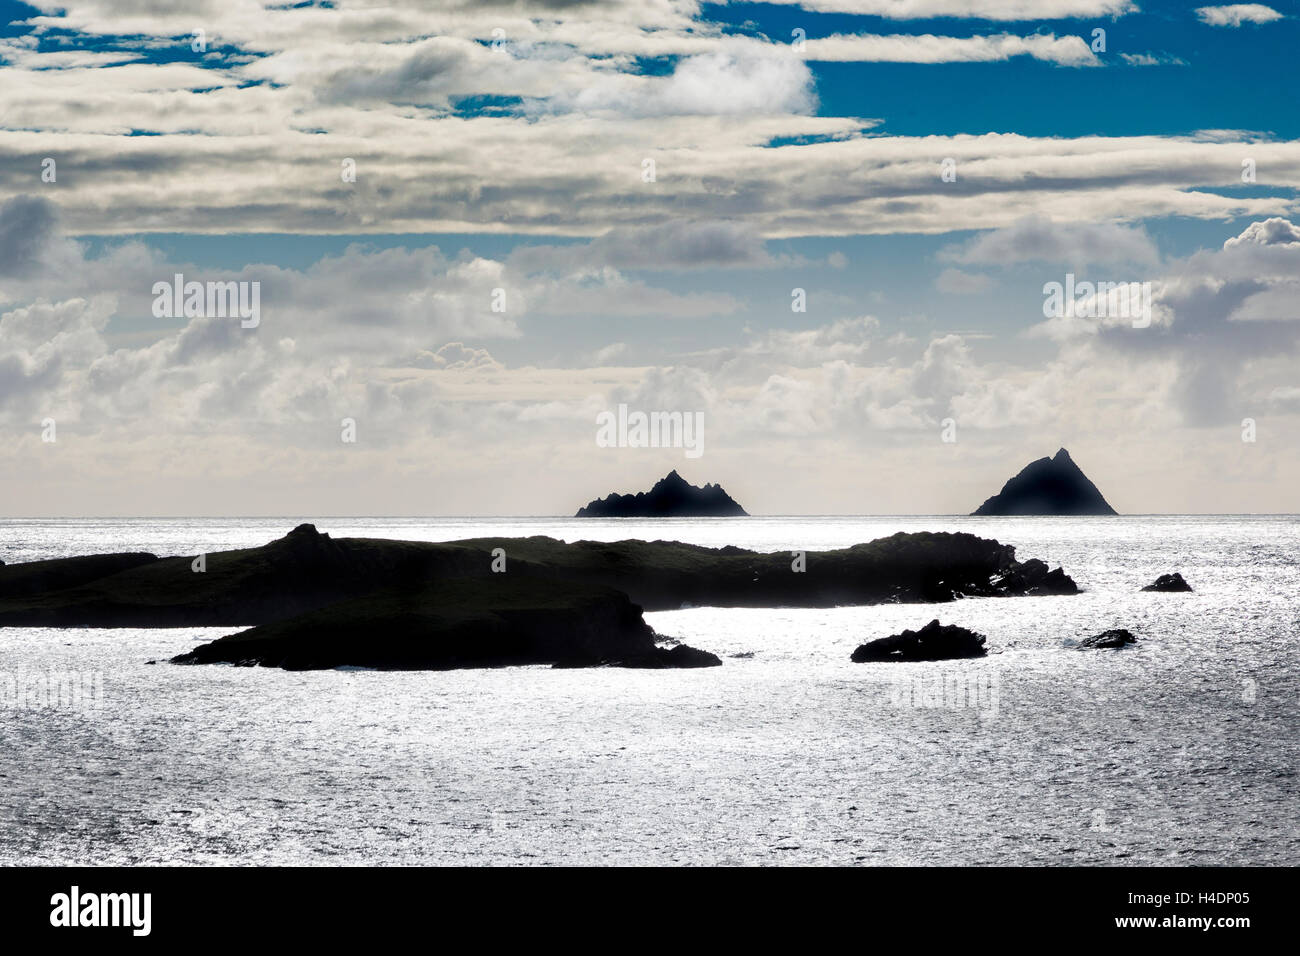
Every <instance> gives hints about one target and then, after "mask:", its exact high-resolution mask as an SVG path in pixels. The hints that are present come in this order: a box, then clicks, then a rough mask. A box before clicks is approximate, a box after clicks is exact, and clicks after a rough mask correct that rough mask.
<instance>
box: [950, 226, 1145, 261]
mask: <svg viewBox="0 0 1300 956" xmlns="http://www.w3.org/2000/svg"><path fill="white" fill-rule="evenodd" d="M942 256H943V258H947V259H951V260H953V261H956V262H962V263H967V264H980V265H999V264H1005V263H1015V262H1059V263H1064V264H1066V265H1067V266H1078V267H1083V266H1087V265H1089V264H1093V263H1124V264H1130V263H1131V264H1137V265H1140V266H1146V267H1150V266H1152V265H1154V264H1155V263H1157V262H1159V260H1160V254H1159V252H1158V251H1157V250H1156V247H1155V243H1153V242H1152V241H1151V238H1150V237H1149V236H1148V235H1147V234H1146V231H1145V230H1144V229H1142V228H1140V227H1129V226H1120V225H1116V224H1113V223H1086V224H1079V223H1064V222H1053V221H1052V220H1050V219H1048V218H1045V217H1040V216H1027V217H1024V218H1022V219H1020V220H1018V221H1016V222H1015V223H1013V224H1012V225H1010V226H1007V227H1005V228H1002V229H997V230H993V231H990V232H986V233H983V234H981V235H979V236H977V237H976V238H975V239H973V240H971V241H970V242H968V243H966V244H965V245H962V246H957V247H953V248H950V249H948V250H946V251H945V252H944V253H942Z"/></svg>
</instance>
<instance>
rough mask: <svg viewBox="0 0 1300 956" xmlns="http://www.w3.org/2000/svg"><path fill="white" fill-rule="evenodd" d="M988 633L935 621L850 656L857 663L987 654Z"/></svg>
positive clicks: (981, 655)
mask: <svg viewBox="0 0 1300 956" xmlns="http://www.w3.org/2000/svg"><path fill="white" fill-rule="evenodd" d="M984 641H985V638H984V635H983V634H976V633H975V632H974V631H968V630H966V628H964V627H957V626H956V625H955V624H940V623H939V621H938V619H937V618H936V619H935V620H933V621H931V622H930V623H929V624H927V625H926V626H925V627H923V628H921V629H920V630H919V631H904V632H903V633H902V634H895V635H893V636H892V637H882V638H880V639H879V640H875V641H868V642H867V643H866V644H862V645H859V646H858V648H857V649H856V650H855V651H854V652H853V654H852V656H851V657H850V660H852V661H853V662H854V663H855V664H865V663H870V662H875V661H942V660H950V659H952V658H960V657H983V656H984V655H985V654H986V653H987V651H986V650H985V647H984Z"/></svg>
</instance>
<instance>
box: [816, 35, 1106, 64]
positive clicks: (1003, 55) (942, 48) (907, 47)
mask: <svg viewBox="0 0 1300 956" xmlns="http://www.w3.org/2000/svg"><path fill="white" fill-rule="evenodd" d="M806 55H807V57H808V59H810V60H827V61H834V62H840V63H843V62H854V61H856V62H870V63H993V62H998V61H1002V60H1009V59H1011V58H1012V57H1017V56H1029V57H1032V58H1033V59H1035V60H1045V61H1047V62H1049V63H1056V64H1058V65H1061V66H1098V65H1100V61H1099V60H1098V59H1097V58H1096V57H1095V56H1094V55H1093V53H1092V50H1091V49H1090V48H1089V46H1088V44H1087V42H1086V41H1085V40H1084V39H1083V38H1082V37H1077V36H1063V37H1057V36H1056V35H1055V34H1051V33H1047V34H1031V35H1029V36H1014V35H1012V34H1009V33H999V34H996V35H991V36H973V37H952V36H933V35H931V34H928V33H927V34H923V35H914V34H895V35H890V36H880V35H874V34H851V35H845V34H839V33H836V34H834V35H832V36H828V37H824V38H820V39H810V40H808V41H807V52H806Z"/></svg>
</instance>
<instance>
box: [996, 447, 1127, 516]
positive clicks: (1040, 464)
mask: <svg viewBox="0 0 1300 956" xmlns="http://www.w3.org/2000/svg"><path fill="white" fill-rule="evenodd" d="M971 514H972V515H1113V514H1117V512H1116V511H1115V509H1114V508H1112V507H1111V506H1110V505H1109V504H1108V503H1107V502H1106V499H1105V498H1103V497H1102V496H1101V492H1100V491H1098V490H1097V486H1096V485H1094V484H1093V483H1092V482H1091V481H1089V480H1088V476H1087V475H1085V474H1084V473H1083V472H1082V471H1081V470H1080V469H1079V466H1078V465H1076V464H1075V463H1074V459H1073V458H1071V457H1070V453H1069V452H1068V451H1066V450H1065V449H1064V448H1062V449H1061V450H1060V451H1058V452H1057V453H1056V456H1055V457H1054V458H1040V459H1038V460H1037V461H1033V462H1030V463H1029V464H1028V465H1026V466H1025V467H1024V468H1023V469H1022V470H1021V472H1020V474H1018V475H1016V476H1015V477H1014V478H1012V479H1011V480H1010V481H1008V482H1007V483H1006V484H1005V485H1003V486H1002V490H1001V491H1000V492H998V493H997V494H996V495H994V496H993V497H992V498H989V499H988V500H987V501H985V502H984V504H982V505H980V506H979V507H978V508H976V509H975V510H974V511H973V512H971Z"/></svg>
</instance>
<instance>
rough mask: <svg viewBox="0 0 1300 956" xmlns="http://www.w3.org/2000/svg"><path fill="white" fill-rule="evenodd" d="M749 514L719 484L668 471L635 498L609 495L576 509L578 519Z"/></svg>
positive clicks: (731, 516) (726, 516)
mask: <svg viewBox="0 0 1300 956" xmlns="http://www.w3.org/2000/svg"><path fill="white" fill-rule="evenodd" d="M748 516H749V515H748V512H746V511H745V509H744V508H742V507H740V505H739V504H737V503H736V500H735V499H734V498H732V497H731V495H729V494H727V493H726V492H725V491H723V490H722V486H721V485H705V486H704V487H703V488H699V487H696V486H695V485H692V484H690V483H689V482H688V481H687V480H686V479H685V478H683V477H682V476H681V475H679V474H677V472H676V470H673V471H670V472H669V473H668V474H667V475H665V476H664V477H663V478H660V479H659V480H658V481H657V482H655V485H654V487H653V488H651V489H650V490H649V491H642V492H639V493H637V494H635V495H620V494H617V493H615V494H611V495H609V496H608V497H606V498H597V499H596V500H595V501H592V502H590V503H589V504H588V505H587V506H586V507H584V508H579V509H578V513H577V515H576V516H575V517H578V518H736V517H741V518H744V517H748Z"/></svg>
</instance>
